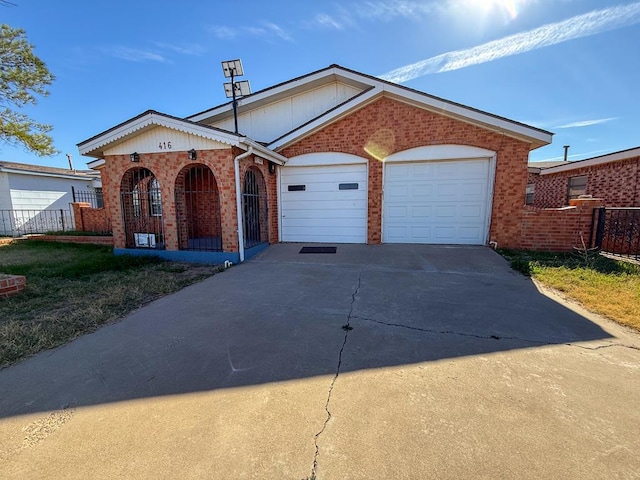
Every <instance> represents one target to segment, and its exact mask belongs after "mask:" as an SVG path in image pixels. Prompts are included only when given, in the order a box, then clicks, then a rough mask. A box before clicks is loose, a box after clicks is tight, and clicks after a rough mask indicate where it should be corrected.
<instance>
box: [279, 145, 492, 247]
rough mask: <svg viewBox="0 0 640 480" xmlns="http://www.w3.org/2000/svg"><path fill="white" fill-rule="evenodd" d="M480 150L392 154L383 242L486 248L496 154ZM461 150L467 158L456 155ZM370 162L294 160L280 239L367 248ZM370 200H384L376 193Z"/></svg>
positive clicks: (284, 185) (286, 173)
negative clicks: (361, 245) (368, 169)
mask: <svg viewBox="0 0 640 480" xmlns="http://www.w3.org/2000/svg"><path fill="white" fill-rule="evenodd" d="M478 150H479V149H475V148H474V147H464V146H463V147H459V146H457V147H454V148H453V149H452V148H451V146H439V147H438V146H437V147H418V148H417V149H412V150H406V151H404V152H400V153H399V154H396V155H394V156H391V157H388V158H387V159H386V161H385V164H384V167H383V168H384V174H383V192H382V198H383V208H382V242H383V243H426V244H467V245H482V244H484V243H486V241H487V234H488V228H489V214H490V208H491V195H492V192H491V183H492V168H493V167H492V165H493V160H492V156H491V154H493V152H486V153H488V154H487V155H485V154H484V153H485V151H482V152H478ZM460 153H462V154H464V156H463V155H460V156H457V157H456V156H455V154H460ZM469 153H474V154H476V153H482V154H483V155H482V156H473V155H469ZM447 154H451V156H450V157H447V156H446V155H447ZM430 156H431V157H434V158H430ZM394 157H395V158H394ZM341 162H342V164H341ZM365 162H366V160H365V159H363V158H360V157H355V156H353V155H347V154H339V153H337V154H336V153H320V154H308V155H302V156H300V157H294V158H293V159H291V160H290V162H288V163H287V165H285V166H284V167H283V168H282V169H281V171H280V173H281V175H280V184H281V185H280V208H281V223H280V225H281V238H282V241H284V242H332V243H366V242H367V225H368V218H367V212H368V205H367V202H368V191H367V188H368V187H367V177H368V174H367V164H366V163H365ZM372 195H374V196H375V197H378V192H372ZM375 197H374V198H375ZM378 198H379V197H378ZM374 220H375V219H374ZM376 223H377V222H376V221H372V222H371V224H373V225H375V224H376Z"/></svg>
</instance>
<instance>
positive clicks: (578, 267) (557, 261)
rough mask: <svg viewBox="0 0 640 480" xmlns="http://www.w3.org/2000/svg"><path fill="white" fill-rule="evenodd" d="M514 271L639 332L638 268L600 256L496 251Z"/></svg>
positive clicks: (639, 279)
mask: <svg viewBox="0 0 640 480" xmlns="http://www.w3.org/2000/svg"><path fill="white" fill-rule="evenodd" d="M499 253H500V254H502V255H503V256H504V257H505V258H507V259H508V260H509V261H510V262H511V266H512V268H513V269H514V270H517V271H519V272H521V273H523V274H524V275H527V276H531V277H533V278H535V279H536V280H537V281H539V282H540V283H541V284H543V285H545V286H547V287H550V288H553V289H555V290H557V291H559V292H561V293H562V294H563V295H565V296H566V297H568V298H570V299H573V300H576V301H577V302H579V303H580V304H582V305H583V306H584V307H585V308H587V309H588V310H591V311H593V312H596V313H599V314H601V315H604V316H606V317H608V318H610V319H612V320H615V321H617V322H619V323H622V324H624V325H627V326H630V327H633V328H635V329H638V330H640V265H638V264H635V263H630V262H625V261H622V260H614V259H611V258H608V257H604V256H602V255H597V254H591V255H587V256H580V255H577V254H572V253H547V252H531V251H515V250H499Z"/></svg>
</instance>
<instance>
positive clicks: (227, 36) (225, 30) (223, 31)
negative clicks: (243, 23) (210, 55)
mask: <svg viewBox="0 0 640 480" xmlns="http://www.w3.org/2000/svg"><path fill="white" fill-rule="evenodd" d="M208 30H209V31H210V32H211V33H213V34H214V35H215V36H216V37H218V38H220V39H222V40H233V39H234V38H236V36H237V35H238V31H237V30H236V29H235V28H231V27H225V26H221V25H213V26H211V27H209V28H208Z"/></svg>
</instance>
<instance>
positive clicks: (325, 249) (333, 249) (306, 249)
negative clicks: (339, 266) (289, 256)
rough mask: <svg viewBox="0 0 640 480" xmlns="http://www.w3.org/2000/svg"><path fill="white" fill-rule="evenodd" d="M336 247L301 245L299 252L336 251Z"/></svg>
mask: <svg viewBox="0 0 640 480" xmlns="http://www.w3.org/2000/svg"><path fill="white" fill-rule="evenodd" d="M337 250H338V247H302V250H300V252H299V253H336V251H337Z"/></svg>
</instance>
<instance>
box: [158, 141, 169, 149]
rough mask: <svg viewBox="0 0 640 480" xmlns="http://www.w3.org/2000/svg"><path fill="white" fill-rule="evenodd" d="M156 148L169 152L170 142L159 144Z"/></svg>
mask: <svg viewBox="0 0 640 480" xmlns="http://www.w3.org/2000/svg"><path fill="white" fill-rule="evenodd" d="M158 148H159V149H160V150H171V142H160V143H159V144H158Z"/></svg>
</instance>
